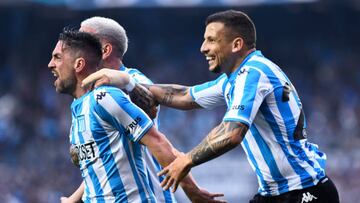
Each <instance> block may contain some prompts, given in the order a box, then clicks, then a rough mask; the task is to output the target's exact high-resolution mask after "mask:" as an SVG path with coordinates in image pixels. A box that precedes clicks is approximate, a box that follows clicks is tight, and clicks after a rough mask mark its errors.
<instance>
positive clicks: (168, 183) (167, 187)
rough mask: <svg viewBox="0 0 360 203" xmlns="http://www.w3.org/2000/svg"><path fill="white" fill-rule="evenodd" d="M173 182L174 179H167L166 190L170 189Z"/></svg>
mask: <svg viewBox="0 0 360 203" xmlns="http://www.w3.org/2000/svg"><path fill="white" fill-rule="evenodd" d="M173 183H174V179H172V178H169V180H168V181H167V184H166V185H165V186H164V187H163V188H164V190H167V189H169V188H170V187H171V186H172V185H173Z"/></svg>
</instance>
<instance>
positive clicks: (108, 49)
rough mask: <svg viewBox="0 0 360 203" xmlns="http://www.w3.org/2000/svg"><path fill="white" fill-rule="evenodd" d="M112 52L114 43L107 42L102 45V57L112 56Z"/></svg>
mask: <svg viewBox="0 0 360 203" xmlns="http://www.w3.org/2000/svg"><path fill="white" fill-rule="evenodd" d="M111 53H112V45H111V44H110V43H105V44H104V46H103V47H102V59H103V60H104V59H106V58H107V57H109V56H110V54H111Z"/></svg>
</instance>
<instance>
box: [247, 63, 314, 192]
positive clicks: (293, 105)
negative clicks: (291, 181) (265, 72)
mask: <svg viewBox="0 0 360 203" xmlns="http://www.w3.org/2000/svg"><path fill="white" fill-rule="evenodd" d="M249 61H259V62H261V63H263V64H265V65H266V66H267V67H269V68H270V69H271V70H272V72H273V73H274V74H275V75H276V77H277V78H278V79H279V80H280V82H281V83H282V85H285V82H287V78H286V77H285V75H284V74H283V72H282V71H281V69H280V68H279V67H278V66H277V65H276V64H274V63H272V62H271V61H270V60H268V59H266V58H264V57H259V56H253V57H252V58H251V59H250V60H249ZM289 99H290V100H289V102H288V103H289V107H290V110H291V112H292V115H293V119H294V121H295V123H297V121H298V120H299V117H300V108H299V105H300V104H298V103H297V100H296V99H295V95H294V92H293V91H292V92H291V96H290V97H289ZM267 100H268V101H275V95H274V93H273V92H272V94H270V95H269V97H268V98H267ZM268 103H269V102H268ZM270 109H271V110H273V111H272V113H273V114H274V115H275V117H277V118H279V119H276V121H277V123H278V126H279V127H280V129H281V132H282V135H283V138H284V139H286V141H285V143H286V146H287V149H288V150H289V152H290V153H291V155H292V156H294V157H296V161H297V163H298V164H300V166H302V167H303V168H304V169H305V170H306V171H307V172H308V173H309V174H310V175H311V176H312V177H313V180H314V181H313V183H314V184H316V183H317V182H318V180H317V179H316V175H317V174H316V172H315V171H314V170H313V169H312V166H310V165H309V164H308V163H307V162H305V161H302V160H300V159H299V158H298V157H297V156H296V155H295V153H294V151H293V149H292V148H291V146H290V143H289V140H288V136H287V134H288V133H287V130H286V127H285V126H286V124H285V123H284V121H283V119H280V118H282V116H281V113H280V112H279V109H278V108H277V107H276V106H274V107H273V108H270ZM289 186H291V185H289Z"/></svg>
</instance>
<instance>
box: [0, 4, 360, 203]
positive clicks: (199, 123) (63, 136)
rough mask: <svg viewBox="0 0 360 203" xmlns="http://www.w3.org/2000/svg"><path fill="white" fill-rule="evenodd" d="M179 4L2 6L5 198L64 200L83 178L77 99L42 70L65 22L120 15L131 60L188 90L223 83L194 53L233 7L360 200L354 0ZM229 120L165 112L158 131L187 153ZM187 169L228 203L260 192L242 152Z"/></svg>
mask: <svg viewBox="0 0 360 203" xmlns="http://www.w3.org/2000/svg"><path fill="white" fill-rule="evenodd" d="M111 2H113V3H112V4H111ZM114 2H117V4H116V7H112V6H114ZM179 2H180V1H174V0H163V1H159V0H153V1H150V0H149V1H139V0H131V1H130V0H129V1H121V0H118V1H106V0H92V1H84V0H81V1H75V0H54V1H50V0H49V1H46V0H37V1H35V0H34V1H26V0H14V1H10V0H9V1H7V0H2V1H0V28H1V32H0V45H1V47H0V202H8V203H23V202H36V203H42V202H44V203H45V202H58V201H59V197H60V196H62V195H69V194H70V193H71V192H72V191H74V190H75V189H76V187H77V186H78V185H79V183H80V181H81V179H80V173H79V171H78V169H77V168H75V167H74V166H73V165H72V164H71V163H70V160H69V155H68V132H69V130H68V129H69V123H70V119H71V117H70V112H69V104H70V103H71V98H70V97H69V96H65V95H57V94H56V93H55V90H54V88H53V81H54V79H53V76H52V74H51V72H50V71H49V70H48V69H47V63H48V61H49V60H50V56H51V51H52V49H53V47H54V46H55V43H56V40H57V37H58V33H59V32H60V31H61V30H62V28H63V27H64V26H67V25H72V26H73V27H78V25H79V23H80V22H81V20H83V19H85V18H87V17H90V16H94V15H99V16H105V17H111V18H114V19H115V20H117V21H118V22H119V23H120V24H122V25H123V26H124V27H125V29H126V30H127V33H128V36H129V39H130V44H129V50H128V52H127V54H126V55H125V60H124V61H125V65H127V66H128V67H136V68H139V69H140V70H141V71H142V72H144V73H145V74H146V75H147V76H149V77H150V78H151V79H152V80H153V81H154V82H156V83H180V84H186V85H193V84H198V83H200V82H204V81H207V80H210V79H214V78H215V77H216V75H214V74H212V73H209V72H208V70H207V63H206V61H205V59H204V57H203V56H202V55H201V53H200V52H199V48H200V45H201V43H202V39H203V37H202V36H203V32H204V20H205V18H206V16H207V15H209V14H211V13H213V12H215V11H220V10H225V9H229V8H234V9H240V10H243V11H246V12H247V13H248V14H249V15H250V16H251V17H252V18H253V20H254V22H255V24H256V26H257V33H258V43H257V48H258V49H260V50H262V52H263V54H264V55H265V56H267V57H269V58H271V59H273V61H274V62H276V63H277V64H279V65H280V67H282V69H283V70H284V71H285V72H286V73H287V74H288V76H289V77H290V79H291V80H292V81H293V83H294V84H295V86H296V88H297V90H298V92H299V94H300V96H301V99H302V101H303V104H304V106H305V113H306V116H307V119H308V128H309V130H308V132H309V140H310V141H313V142H315V143H318V144H319V145H320V148H321V149H322V150H323V151H325V152H326V153H327V155H328V164H327V173H328V174H329V175H330V176H331V177H332V179H333V180H334V182H335V183H336V184H337V187H338V190H339V192H340V198H341V200H342V202H344V203H353V202H358V200H359V199H360V129H359V126H360V125H359V124H360V105H358V104H359V98H360V97H359V94H360V91H359V90H360V71H359V63H360V57H359V53H360V46H359V45H360V38H359V36H360V3H359V1H357V0H343V1H340V0H339V1H334V0H326V1H311V0H307V1H306V0H305V1H304V2H301V0H292V1H290V0H289V1H287V0H278V1H275V0H262V1H235V0H233V1H231V0H223V1H216V0H208V1H205V0H193V1H191V0H184V1H181V2H182V4H181V5H177V4H176V3H179ZM243 4H244V5H243ZM245 4H246V5H245ZM249 4H250V5H249ZM223 113H224V107H220V108H217V109H215V110H213V111H205V110H199V111H189V112H183V111H177V110H172V109H168V108H165V107H162V111H161V115H160V120H161V125H160V130H161V131H163V132H165V133H166V134H167V135H168V136H169V139H170V140H171V141H172V143H173V144H174V145H175V146H176V147H177V148H179V149H181V150H183V151H188V150H190V149H191V148H193V147H194V146H195V145H196V144H197V143H199V142H200V140H201V139H202V138H203V137H204V136H205V134H206V133H207V132H208V131H209V130H210V129H211V128H212V127H213V126H215V125H216V124H217V123H218V122H220V120H221V117H222V115H223ZM192 171H193V174H194V176H195V178H196V179H197V181H198V183H199V184H200V185H201V186H202V187H204V188H206V189H208V190H210V191H213V192H223V193H225V199H227V200H228V201H229V202H247V200H248V199H250V198H251V197H252V195H253V194H255V192H256V190H257V183H256V177H255V174H254V173H253V171H252V170H251V168H250V166H249V164H248V163H247V160H246V157H245V154H244V152H243V151H242V149H241V147H238V148H237V149H235V150H233V151H232V152H230V153H228V154H226V155H224V156H222V157H220V158H218V159H216V160H213V161H211V162H209V163H206V164H204V165H202V166H199V167H196V168H194V169H193V170H192ZM176 195H177V197H178V199H179V202H180V203H182V202H187V201H186V198H185V197H184V195H183V193H182V192H181V191H179V192H177V193H176Z"/></svg>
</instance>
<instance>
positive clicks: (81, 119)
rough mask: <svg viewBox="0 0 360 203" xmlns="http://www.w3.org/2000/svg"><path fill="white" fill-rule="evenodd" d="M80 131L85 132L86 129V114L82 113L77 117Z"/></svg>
mask: <svg viewBox="0 0 360 203" xmlns="http://www.w3.org/2000/svg"><path fill="white" fill-rule="evenodd" d="M76 121H77V127H78V132H84V131H85V130H86V125H85V116H84V115H80V116H77V117H76Z"/></svg>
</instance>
